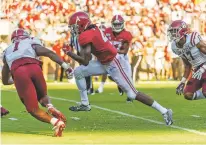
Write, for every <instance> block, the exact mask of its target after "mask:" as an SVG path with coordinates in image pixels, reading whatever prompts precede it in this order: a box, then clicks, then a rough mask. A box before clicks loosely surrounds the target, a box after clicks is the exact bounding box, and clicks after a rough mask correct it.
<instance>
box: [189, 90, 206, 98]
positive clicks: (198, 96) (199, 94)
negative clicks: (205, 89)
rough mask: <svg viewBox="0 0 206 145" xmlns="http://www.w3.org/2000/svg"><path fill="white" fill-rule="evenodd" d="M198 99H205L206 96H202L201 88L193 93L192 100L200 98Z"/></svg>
mask: <svg viewBox="0 0 206 145" xmlns="http://www.w3.org/2000/svg"><path fill="white" fill-rule="evenodd" d="M200 99H206V97H205V96H204V94H203V93H202V91H201V90H198V91H196V92H195V93H194V95H193V97H192V100H200Z"/></svg>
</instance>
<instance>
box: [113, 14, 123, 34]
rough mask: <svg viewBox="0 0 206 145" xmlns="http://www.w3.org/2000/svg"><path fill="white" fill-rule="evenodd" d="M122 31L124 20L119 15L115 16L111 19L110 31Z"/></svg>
mask: <svg viewBox="0 0 206 145" xmlns="http://www.w3.org/2000/svg"><path fill="white" fill-rule="evenodd" d="M123 29H124V19H123V17H122V16H121V15H115V16H114V17H113V18H112V31H114V32H117V33H119V32H121V31H122V30H123Z"/></svg>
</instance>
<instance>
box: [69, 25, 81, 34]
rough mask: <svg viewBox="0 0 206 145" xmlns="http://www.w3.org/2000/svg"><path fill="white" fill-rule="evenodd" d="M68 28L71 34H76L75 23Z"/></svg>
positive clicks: (77, 27) (76, 27)
mask: <svg viewBox="0 0 206 145" xmlns="http://www.w3.org/2000/svg"><path fill="white" fill-rule="evenodd" d="M69 29H70V32H71V34H72V35H74V36H77V35H78V34H79V26H78V25H77V24H73V25H71V26H69Z"/></svg>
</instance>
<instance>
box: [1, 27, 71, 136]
mask: <svg viewBox="0 0 206 145" xmlns="http://www.w3.org/2000/svg"><path fill="white" fill-rule="evenodd" d="M11 41H12V43H11V45H9V47H8V48H7V49H6V50H5V51H4V58H3V62H4V65H3V69H2V82H3V84H4V85H10V84H12V83H14V84H15V87H16V90H17V92H18V95H19V98H20V99H21V101H22V103H23V104H24V105H25V107H26V109H27V111H28V112H29V113H30V114H31V115H32V116H33V117H35V118H36V119H38V120H40V121H42V122H46V123H51V124H52V125H54V127H55V133H54V136H61V135H62V131H63V129H64V128H65V122H66V118H65V116H64V115H63V114H62V113H61V112H60V111H58V110H57V109H56V108H54V107H53V105H52V104H51V102H50V99H49V96H48V95H47V86H46V82H45V79H44V77H43V74H42V70H41V62H40V61H39V58H38V57H39V56H46V57H49V58H50V59H51V60H53V61H54V62H56V63H58V64H59V65H61V66H62V67H63V68H64V69H66V73H67V74H69V73H70V72H72V70H71V69H70V66H69V64H67V63H65V62H64V61H62V60H61V58H59V57H58V55H57V54H55V53H54V52H53V51H50V50H49V49H47V48H45V47H43V46H42V44H41V41H40V40H39V39H37V38H35V37H30V36H29V34H28V33H27V32H26V31H25V30H24V29H17V30H15V31H14V32H13V33H12V36H11ZM10 75H11V76H12V78H13V81H12V80H11V79H10ZM38 102H39V103H40V104H41V105H42V106H43V107H47V108H48V112H49V113H50V114H51V115H52V116H51V115H49V114H48V113H47V112H45V111H44V110H42V109H40V108H39V106H38Z"/></svg>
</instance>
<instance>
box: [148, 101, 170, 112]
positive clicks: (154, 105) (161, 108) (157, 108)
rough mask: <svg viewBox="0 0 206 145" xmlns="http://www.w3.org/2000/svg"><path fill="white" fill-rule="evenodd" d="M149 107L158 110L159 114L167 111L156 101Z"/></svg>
mask: <svg viewBox="0 0 206 145" xmlns="http://www.w3.org/2000/svg"><path fill="white" fill-rule="evenodd" d="M151 107H152V108H154V109H156V110H157V111H159V112H160V113H161V114H165V113H166V112H167V109H166V108H165V107H163V106H161V105H160V104H159V103H157V102H156V101H154V102H153V104H152V106H151Z"/></svg>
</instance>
